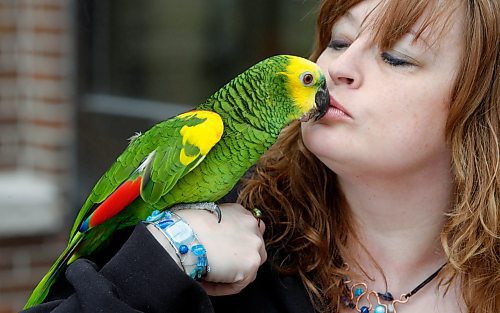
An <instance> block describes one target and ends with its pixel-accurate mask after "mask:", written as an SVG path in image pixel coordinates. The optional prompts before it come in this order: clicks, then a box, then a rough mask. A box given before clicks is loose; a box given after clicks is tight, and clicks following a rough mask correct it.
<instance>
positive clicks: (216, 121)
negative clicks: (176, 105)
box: [178, 111, 224, 166]
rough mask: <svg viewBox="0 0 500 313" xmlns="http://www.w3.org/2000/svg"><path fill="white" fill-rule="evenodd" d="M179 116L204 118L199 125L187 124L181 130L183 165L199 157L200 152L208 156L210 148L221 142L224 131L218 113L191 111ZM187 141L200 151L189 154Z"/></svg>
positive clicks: (181, 157)
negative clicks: (195, 153)
mask: <svg viewBox="0 0 500 313" xmlns="http://www.w3.org/2000/svg"><path fill="white" fill-rule="evenodd" d="M178 117H180V118H190V117H196V118H199V119H203V120H204V121H203V122H201V123H200V124H197V125H193V126H188V125H185V126H183V127H182V128H181V130H180V134H181V136H182V149H181V152H180V161H181V163H182V164H183V165H185V166H187V165H189V164H190V163H191V162H193V161H194V160H195V159H196V158H197V157H199V155H200V154H201V155H203V156H206V155H207V153H208V152H209V151H210V149H212V147H213V146H214V145H215V144H216V143H217V142H219V140H220V138H221V137H222V133H223V132H224V124H223V122H222V119H221V117H220V116H219V115H218V114H217V113H214V112H210V111H191V112H187V113H184V114H181V115H179V116H178ZM187 143H189V144H191V145H193V146H195V147H197V148H198V149H200V153H199V154H198V155H187V154H186V150H185V146H186V144H187Z"/></svg>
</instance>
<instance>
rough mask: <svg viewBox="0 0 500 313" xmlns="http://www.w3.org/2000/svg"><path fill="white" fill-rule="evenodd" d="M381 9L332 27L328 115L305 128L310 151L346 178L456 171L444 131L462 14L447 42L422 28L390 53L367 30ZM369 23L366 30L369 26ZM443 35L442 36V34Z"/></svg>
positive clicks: (356, 13) (365, 9)
mask: <svg viewBox="0 0 500 313" xmlns="http://www.w3.org/2000/svg"><path fill="white" fill-rule="evenodd" d="M377 3H378V1H373V0H367V1H364V2H361V3H360V4H358V5H356V6H354V7H352V8H351V9H350V10H349V11H348V13H347V14H346V15H344V16H343V17H342V18H341V19H339V20H338V22H337V23H336V24H335V25H334V26H333V29H332V37H331V41H330V44H329V46H328V47H327V48H326V49H325V50H324V51H323V53H322V54H321V55H320V57H319V59H318V61H317V63H318V64H319V65H320V67H321V68H322V70H323V71H324V73H325V74H326V77H327V81H328V88H329V91H330V95H331V101H330V108H329V110H328V112H327V114H326V115H325V116H324V117H323V118H322V119H321V120H319V121H317V122H308V123H303V125H302V134H303V139H304V143H305V145H306V147H307V148H308V149H309V150H310V151H311V152H312V153H314V154H315V155H316V156H317V157H318V158H319V159H320V160H321V161H322V162H323V163H325V164H326V165H327V166H328V167H330V168H331V169H332V170H334V171H335V172H337V173H338V174H339V175H341V174H342V173H350V174H355V175H358V176H359V175H366V174H375V175H391V176H394V175H401V174H403V173H408V171H420V170H422V169H424V168H427V169H429V168H431V167H432V166H435V165H436V164H441V166H449V164H450V152H449V151H448V148H447V146H446V143H445V124H446V119H447V115H448V106H449V102H450V94H451V88H452V84H453V82H454V79H455V76H456V71H457V70H458V67H459V62H460V57H461V50H462V46H463V45H462V42H461V32H462V24H461V23H460V18H459V17H460V16H459V11H456V13H454V15H452V17H451V19H450V21H449V23H451V24H449V25H451V27H448V28H446V31H445V33H444V34H442V35H440V36H438V37H436V36H434V37H433V34H434V32H433V29H427V30H426V31H424V33H423V34H422V36H421V37H420V38H419V39H418V40H416V41H413V40H414V38H415V37H414V35H413V34H412V32H413V33H415V32H416V31H417V30H418V29H419V26H420V23H421V21H418V22H417V23H416V25H415V26H414V27H413V28H412V31H411V32H410V33H408V34H406V35H405V36H404V37H403V38H401V40H399V41H398V42H397V43H396V44H395V46H394V47H393V48H391V49H390V50H388V51H380V50H379V49H378V48H377V47H376V46H375V45H372V44H371V40H370V39H371V36H372V34H371V33H370V29H369V27H368V28H366V29H365V30H364V31H363V32H361V23H362V22H363V20H364V19H365V17H366V16H367V15H368V14H369V12H370V11H371V10H372V9H373V8H374V6H375V5H376V4H377ZM369 21H370V17H368V20H367V21H366V22H368V23H369ZM439 29H440V28H439Z"/></svg>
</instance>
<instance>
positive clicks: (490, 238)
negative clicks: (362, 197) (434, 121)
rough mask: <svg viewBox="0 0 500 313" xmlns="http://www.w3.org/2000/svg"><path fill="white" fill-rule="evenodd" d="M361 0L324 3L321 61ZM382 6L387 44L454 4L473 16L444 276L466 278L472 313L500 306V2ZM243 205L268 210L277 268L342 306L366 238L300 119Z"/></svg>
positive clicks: (456, 112) (456, 117)
mask: <svg viewBox="0 0 500 313" xmlns="http://www.w3.org/2000/svg"><path fill="white" fill-rule="evenodd" d="M359 2H361V1H360V0H326V1H323V2H322V4H321V6H320V12H319V15H318V20H317V38H316V45H315V49H314V52H313V54H312V56H311V59H312V60H316V59H317V58H318V56H319V55H320V54H321V52H322V51H323V50H324V49H325V48H326V47H327V45H328V43H329V41H330V36H331V29H332V26H333V24H334V23H335V22H336V20H337V19H338V18H339V17H341V16H342V15H344V14H345V13H346V12H347V10H348V9H349V8H351V7H352V6H353V5H355V4H357V3H359ZM379 7H380V8H381V10H377V13H376V15H375V23H374V25H376V26H375V31H374V34H375V35H374V37H373V40H374V43H377V44H378V45H379V47H381V49H385V48H388V47H391V46H392V45H393V44H394V43H395V41H397V39H398V38H401V37H402V36H403V35H404V34H405V33H407V32H408V30H409V29H410V27H412V26H413V25H414V24H415V22H416V21H417V20H418V19H419V18H420V17H421V16H423V14H424V11H426V14H425V15H424V16H425V22H424V23H423V26H422V27H421V29H420V32H418V33H417V36H418V35H420V34H421V33H422V32H423V31H424V30H425V29H426V28H428V27H433V28H432V30H433V31H434V30H435V26H437V25H443V23H440V22H439V21H442V20H443V19H444V20H445V21H447V20H448V17H449V16H450V14H451V12H452V11H453V10H452V9H450V8H455V9H460V10H462V12H463V16H464V19H465V20H464V25H466V27H465V28H464V30H463V39H462V42H463V49H464V51H463V54H462V60H461V65H460V68H459V70H458V73H457V78H456V81H455V83H454V86H453V89H452V98H451V99H452V101H451V105H450V110H449V116H448V120H447V127H446V139H447V143H448V144H449V146H450V149H451V151H452V164H451V167H452V171H453V175H454V182H453V183H454V196H453V199H452V202H451V203H450V210H449V212H448V219H447V223H446V225H445V227H444V228H443V230H442V232H441V242H442V246H443V249H444V251H445V252H446V254H447V256H448V259H449V263H448V265H447V266H446V267H445V268H444V271H443V272H442V273H441V278H442V279H441V281H440V282H441V283H442V284H449V283H451V282H452V281H456V282H458V283H459V284H460V287H461V295H462V297H463V299H464V303H465V305H466V308H467V310H468V312H470V313H480V312H481V313H485V312H500V209H499V194H500V165H499V163H500V158H499V129H500V125H499V124H500V94H499V92H500V68H499V66H500V60H499V47H498V43H499V42H500V3H499V1H498V0H467V1H466V0H461V1H457V0H440V1H434V0H389V1H382V2H381V4H380V5H379ZM427 12H430V13H427ZM372 13H373V12H372ZM444 25H445V26H446V23H444ZM444 29H445V28H444V27H443V28H442V30H444ZM239 202H241V203H242V204H243V205H244V206H246V207H248V208H252V207H258V208H260V209H261V210H262V211H263V212H264V221H265V222H266V225H267V231H266V240H267V244H268V248H269V249H270V250H271V251H273V252H274V253H273V255H272V257H270V259H271V261H272V262H273V263H274V264H275V265H276V268H277V269H278V270H279V271H280V272H282V273H284V274H296V275H299V277H300V278H301V279H302V281H303V283H304V285H305V287H306V289H307V290H308V292H309V294H310V296H311V299H312V300H313V303H314V305H315V307H316V309H317V310H318V311H327V310H329V311H331V310H333V311H336V310H338V308H339V301H340V300H339V299H340V297H341V294H342V288H341V281H342V277H343V276H344V274H345V272H344V270H343V266H342V265H343V263H344V261H345V260H349V259H350V255H349V250H348V248H347V246H346V244H347V238H348V237H349V236H352V237H351V238H354V239H355V238H356V237H355V236H356V235H355V232H354V231H353V225H352V219H351V216H350V213H349V210H348V206H347V203H346V201H345V198H344V196H343V195H342V192H341V191H340V189H339V188H338V186H337V180H336V175H335V173H333V172H332V171H331V170H330V169H328V168H327V167H326V166H325V165H323V164H322V163H321V162H320V161H319V160H318V159H317V158H316V157H315V156H314V155H312V154H311V153H310V152H309V151H308V150H307V149H306V148H305V146H304V144H303V141H302V137H301V131H300V123H298V122H297V123H294V124H292V125H290V126H289V127H288V128H287V129H285V130H284V131H283V133H282V135H281V136H280V138H279V140H278V142H277V143H276V144H275V145H274V146H273V147H272V148H271V149H270V150H269V151H268V153H266V154H265V155H264V157H263V158H261V160H260V161H259V163H258V164H257V166H256V168H255V171H253V173H252V175H251V176H250V177H249V178H248V179H247V180H246V181H245V182H244V185H243V187H242V189H241V192H240V196H239ZM444 277H446V281H445V279H444Z"/></svg>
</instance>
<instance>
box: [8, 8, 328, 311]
mask: <svg viewBox="0 0 500 313" xmlns="http://www.w3.org/2000/svg"><path fill="white" fill-rule="evenodd" d="M318 2H319V1H318V0H252V1H248V0H210V1H208V0H184V1H178V0H177V1H176V0H147V1H132V0H86V1H83V0H0V313H7V312H18V311H19V310H20V309H21V308H22V306H23V305H24V303H25V301H26V298H27V296H28V294H29V293H30V291H31V289H32V288H33V287H34V285H35V284H36V283H37V282H38V281H39V280H40V279H41V277H42V276H43V274H44V273H45V272H46V271H47V269H48V268H49V266H50V264H51V263H52V261H53V260H54V259H55V258H56V257H57V255H58V254H59V253H60V252H61V251H62V249H63V247H64V245H65V241H66V238H67V233H68V231H69V228H70V227H71V223H72V221H73V219H74V217H75V216H76V214H77V211H78V209H79V207H80V205H81V204H82V203H83V201H84V200H85V198H86V196H87V194H88V193H89V191H90V190H91V188H92V186H93V185H94V183H95V182H96V181H97V179H98V178H99V177H100V175H101V174H103V173H104V171H105V170H106V169H107V167H108V166H109V165H110V164H111V163H112V162H113V161H114V160H115V158H116V157H117V156H118V154H119V153H120V152H121V151H122V150H123V149H124V148H125V146H126V145H127V138H129V137H130V136H132V135H133V134H134V133H135V132H139V131H145V130H147V129H148V128H149V127H151V126H152V125H153V124H155V123H157V122H158V121H160V120H164V119H166V118H168V117H170V116H173V115H175V114H177V113H179V112H182V111H186V110H189V109H191V108H192V107H194V106H195V105H196V104H198V103H200V102H202V101H203V100H204V99H206V98H207V97H208V96H209V95H211V94H212V93H213V92H214V91H216V90H217V89H219V87H221V86H222V85H223V84H224V83H226V82H227V81H228V80H230V79H231V78H232V77H234V76H235V75H237V74H239V73H240V72H241V71H243V70H244V69H246V68H248V67H249V66H251V65H252V64H254V63H256V62H257V61H259V60H261V59H263V58H265V57H268V56H271V55H274V54H295V55H300V56H304V57H307V56H308V55H309V54H310V52H311V48H312V44H313V41H314V24H315V16H316V12H317V5H318Z"/></svg>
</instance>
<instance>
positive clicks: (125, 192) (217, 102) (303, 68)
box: [24, 55, 330, 309]
mask: <svg viewBox="0 0 500 313" xmlns="http://www.w3.org/2000/svg"><path fill="white" fill-rule="evenodd" d="M329 103H330V96H329V93H328V89H327V87H326V80H325V77H324V74H323V73H322V72H321V70H320V68H319V67H318V65H316V64H315V63H314V62H312V61H309V60H307V59H305V58H302V57H298V56H292V55H275V56H271V57H268V58H266V59H264V60H262V61H260V62H258V63H256V64H255V65H253V66H251V67H250V68H248V69H247V70H245V71H244V72H242V73H241V74H239V75H237V76H236V77H235V78H233V79H232V80H231V81H229V82H228V83H227V84H225V85H224V86H223V87H221V88H220V89H219V90H218V91H216V92H215V93H214V94H213V95H211V96H210V97H209V98H208V99H207V100H206V101H205V102H203V103H201V104H200V105H198V106H196V107H195V108H194V109H193V110H191V111H188V112H185V113H182V114H179V115H177V116H174V117H171V118H169V119H166V120H164V121H162V122H159V123H158V124H156V125H154V126H153V127H151V128H150V129H149V130H147V131H146V132H144V133H143V134H140V133H138V134H136V135H135V136H133V137H132V138H131V139H130V142H129V143H128V145H127V146H126V148H125V149H124V151H123V152H122V153H121V154H120V155H119V156H118V158H117V159H116V161H115V162H114V163H113V164H112V165H111V166H110V168H109V169H108V170H107V171H106V172H105V173H104V175H103V176H102V177H101V178H100V179H99V180H98V181H97V183H96V184H95V186H94V187H93V189H92V190H91V192H90V194H89V196H88V198H87V199H86V201H85V202H84V204H83V205H82V207H81V209H80V211H79V212H78V215H77V217H76V219H75V221H74V223H73V226H72V229H71V231H70V234H69V239H68V244H67V247H66V248H65V249H64V251H62V253H61V254H60V256H59V257H58V258H57V260H56V261H55V262H54V264H53V265H52V267H51V268H50V269H49V271H48V272H47V274H46V275H45V276H44V277H43V278H42V279H41V281H40V282H39V284H38V285H37V286H36V287H35V288H34V290H33V292H32V294H31V296H30V297H29V299H28V300H27V303H26V305H25V307H24V309H28V308H30V307H33V306H35V305H37V304H40V303H42V302H43V301H44V300H45V298H46V297H47V295H48V294H49V291H50V289H51V287H52V286H53V284H54V283H55V282H56V281H57V280H58V279H59V277H60V275H61V273H63V272H64V271H65V269H66V268H67V267H68V266H69V265H70V264H71V263H72V262H74V261H75V260H76V259H78V258H82V257H89V256H91V255H92V254H93V253H96V251H98V250H99V249H102V248H103V247H104V246H105V244H106V243H107V242H108V241H109V238H110V237H111V236H112V235H113V233H114V232H116V231H118V230H120V229H124V228H127V227H132V226H135V225H136V224H138V223H139V222H141V221H144V220H146V218H147V217H148V216H149V215H150V214H151V213H152V212H153V211H155V210H157V211H160V212H161V211H164V210H169V209H171V208H173V207H178V206H181V208H182V206H183V205H185V206H186V208H191V207H192V206H193V205H195V204H196V203H202V204H203V203H208V204H214V206H211V207H210V208H211V209H210V210H211V211H215V212H216V213H217V215H218V218H219V222H220V218H221V212H220V209H219V208H218V206H217V205H215V203H216V201H217V200H219V199H221V198H222V197H224V196H225V195H226V194H228V193H229V192H230V191H231V190H232V189H233V188H234V186H235V185H236V184H237V183H238V181H239V180H240V179H241V177H242V176H243V175H244V174H245V173H246V172H247V171H248V170H249V169H250V168H251V167H252V166H253V165H254V164H255V163H256V162H257V161H258V159H259V158H260V157H261V156H262V155H263V154H264V153H265V151H267V150H268V149H269V148H270V147H271V146H272V145H273V144H274V143H275V141H276V140H277V138H278V136H279V134H280V132H281V130H282V129H283V128H285V127H286V126H287V125H289V124H290V123H291V122H293V121H295V120H300V121H303V122H305V121H308V120H311V119H315V120H318V119H319V118H321V117H322V116H323V115H324V114H325V113H326V111H327V109H328V106H329ZM202 208H205V206H202Z"/></svg>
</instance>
